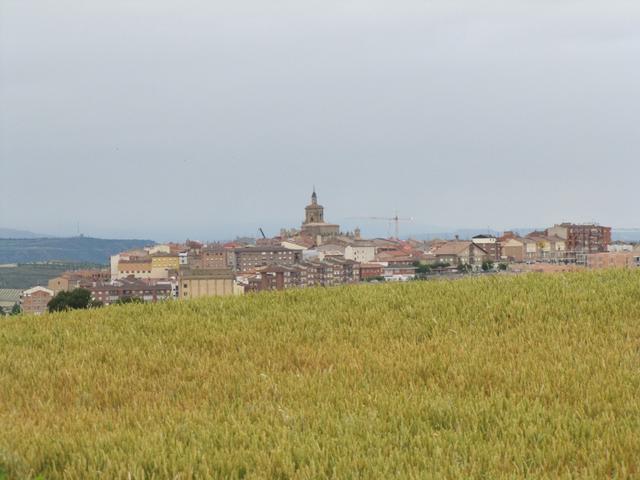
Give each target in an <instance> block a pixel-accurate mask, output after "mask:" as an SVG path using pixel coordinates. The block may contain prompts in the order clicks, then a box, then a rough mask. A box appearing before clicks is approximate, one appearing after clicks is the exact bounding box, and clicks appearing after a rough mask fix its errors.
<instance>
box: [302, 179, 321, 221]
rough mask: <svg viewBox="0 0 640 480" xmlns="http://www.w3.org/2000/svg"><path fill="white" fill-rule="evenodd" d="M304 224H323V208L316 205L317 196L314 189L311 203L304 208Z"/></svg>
mask: <svg viewBox="0 0 640 480" xmlns="http://www.w3.org/2000/svg"><path fill="white" fill-rule="evenodd" d="M304 213H305V215H304V224H305V225H306V224H308V223H324V207H323V206H322V205H318V195H317V194H316V189H315V187H314V188H313V193H312V194H311V203H310V204H309V205H307V206H306V207H305V208H304Z"/></svg>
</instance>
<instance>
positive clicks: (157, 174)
mask: <svg viewBox="0 0 640 480" xmlns="http://www.w3.org/2000/svg"><path fill="white" fill-rule="evenodd" d="M0 171H1V172H2V173H1V176H2V179H1V181H0V227H5V228H16V229H24V230H31V231H36V232H42V233H48V234H52V235H74V234H76V232H77V229H78V226H79V228H80V231H82V233H84V234H86V235H92V236H102V237H107V238H115V237H128V238H131V237H138V238H151V239H154V240H182V239H185V238H192V239H193V238H198V239H201V240H215V239H224V238H233V237H235V235H236V234H237V235H256V233H257V229H258V227H262V228H263V229H264V230H265V233H267V234H268V235H275V234H277V233H278V231H279V228H280V227H298V226H299V225H300V223H301V221H302V218H303V214H304V206H305V205H306V204H307V203H308V202H309V196H310V194H311V190H312V188H313V186H314V185H315V187H316V189H317V192H318V197H319V201H320V203H322V204H323V205H324V206H325V217H326V219H327V220H328V221H331V222H334V223H340V224H341V225H343V226H344V228H345V229H352V228H354V227H355V226H356V225H359V226H360V227H361V228H362V230H363V234H364V235H367V234H369V235H378V234H384V233H388V232H389V226H388V225H387V223H386V222H384V221H375V220H367V219H363V218H357V217H371V216H381V217H386V216H392V215H394V214H396V212H397V213H398V215H400V216H404V217H411V218H412V219H413V220H412V221H411V222H405V223H403V224H402V227H401V228H402V230H401V233H405V234H410V233H421V232H428V231H438V230H445V229H453V228H461V227H469V228H492V229H497V230H502V229H508V228H511V227H522V226H548V225H552V224H554V223H558V222H561V221H576V222H588V221H596V222H599V223H601V224H605V225H613V226H614V227H637V226H640V218H638V190H639V188H638V182H639V178H640V3H639V2H637V0H631V1H623V0H607V1H604V0H600V1H593V0H535V1H534V0H529V1H522V0H507V1H482V0H467V1H463V0H422V1H417V0H394V1H392V2H391V1H388V0H385V1H381V0H339V1H338V0H322V1H320V0H270V1H264V0H233V1H231V0H230V1H216V0H180V1H168V0H109V1H108V2H90V1H86V0H38V1H36V0H3V1H2V2H0Z"/></svg>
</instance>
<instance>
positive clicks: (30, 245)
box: [0, 237, 155, 265]
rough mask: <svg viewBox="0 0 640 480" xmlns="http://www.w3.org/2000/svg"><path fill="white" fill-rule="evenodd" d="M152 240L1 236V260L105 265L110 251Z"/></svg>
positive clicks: (1, 262) (2, 261) (113, 253)
mask: <svg viewBox="0 0 640 480" xmlns="http://www.w3.org/2000/svg"><path fill="white" fill-rule="evenodd" d="M154 244H155V242H154V241H152V240H138V239H124V240H113V239H103V238H92V237H71V238H19V239H14V238H11V239H10V238H0V264H5V263H30V262H50V261H53V260H59V261H66V262H88V263H99V264H103V265H106V264H108V263H109V257H110V256H111V255H115V254H116V253H119V252H122V251H124V250H130V249H133V248H141V247H145V246H148V245H154Z"/></svg>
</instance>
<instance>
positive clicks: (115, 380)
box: [0, 271, 640, 479]
mask: <svg viewBox="0 0 640 480" xmlns="http://www.w3.org/2000/svg"><path fill="white" fill-rule="evenodd" d="M0 387H1V388H0V427H1V428H0V471H1V472H4V475H5V476H6V477H7V478H34V477H37V476H39V475H42V477H44V478H47V479H49V478H51V479H55V478H68V479H76V478H109V479H112V478H136V479H143V478H144V479H150V478H157V479H160V478H180V479H189V478H300V479H318V478H367V479H370V478H385V479H386V478H416V479H417V478H434V479H435V478H437V479H441V478H487V479H493V478H586V479H588V478H639V477H640V272H629V271H610V272H606V273H575V274H564V275H549V276H544V275H527V276H520V277H506V276H505V277H491V278H481V279H467V280H461V281H456V282H411V283H407V284H394V285H379V286H371V285H367V286H355V287H344V288H335V289H304V290H297V291H287V292H278V293H267V294H258V295H250V296H247V297H234V298H213V299H202V300H195V301H190V302H173V303H166V304H161V305H128V306H123V307H110V308H104V309H99V310H90V311H77V312H69V313H62V314H53V315H43V316H41V317H24V316H23V317H11V318H6V319H3V320H2V322H1V323H0ZM0 477H2V474H0Z"/></svg>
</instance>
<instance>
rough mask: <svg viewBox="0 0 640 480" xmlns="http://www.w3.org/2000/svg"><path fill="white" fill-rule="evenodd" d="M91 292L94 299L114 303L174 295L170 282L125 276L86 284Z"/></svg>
mask: <svg viewBox="0 0 640 480" xmlns="http://www.w3.org/2000/svg"><path fill="white" fill-rule="evenodd" d="M83 288H86V289H87V290H89V291H90V292H91V298H92V300H97V301H100V302H102V303H103V304H104V305H112V304H114V303H117V302H118V301H120V300H125V299H138V300H142V301H143V302H151V303H155V302H157V301H160V300H167V299H170V298H172V297H173V286H172V284H171V283H170V282H157V283H156V282H149V281H144V280H140V279H134V278H125V279H121V280H115V281H113V282H110V283H109V282H96V283H93V284H91V285H84V286H83Z"/></svg>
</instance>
